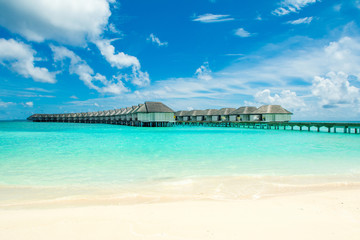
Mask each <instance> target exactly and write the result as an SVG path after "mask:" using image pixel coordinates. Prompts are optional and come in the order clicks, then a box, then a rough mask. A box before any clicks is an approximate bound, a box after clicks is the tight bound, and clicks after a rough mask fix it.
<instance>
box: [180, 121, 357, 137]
mask: <svg viewBox="0 0 360 240" xmlns="http://www.w3.org/2000/svg"><path fill="white" fill-rule="evenodd" d="M175 125H177V126H205V127H206V126H208V127H234V128H252V129H269V130H270V129H273V130H298V131H308V132H310V131H311V132H329V133H330V132H332V133H336V132H343V133H354V134H358V133H360V123H340V122H337V123H336V122H253V121H252V122H200V121H177V122H176V123H175Z"/></svg>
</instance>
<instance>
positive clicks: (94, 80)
mask: <svg viewBox="0 0 360 240" xmlns="http://www.w3.org/2000/svg"><path fill="white" fill-rule="evenodd" d="M51 49H52V51H53V52H54V60H55V61H63V60H65V59H70V67H69V72H70V73H71V74H76V75H78V76H79V78H80V80H82V81H83V82H84V83H85V85H86V86H88V87H89V88H90V89H94V90H96V91H98V92H100V93H111V94H121V93H124V92H127V91H129V90H128V89H127V88H126V87H125V86H124V84H123V82H122V81H121V80H120V79H115V78H114V79H112V80H107V79H106V77H104V76H102V75H101V74H99V73H97V74H94V71H93V69H92V68H91V67H90V66H89V65H88V64H87V63H86V62H85V61H84V60H82V59H81V58H80V57H79V56H78V55H76V54H75V53H74V52H72V51H70V50H69V49H67V48H65V47H57V46H51Z"/></svg>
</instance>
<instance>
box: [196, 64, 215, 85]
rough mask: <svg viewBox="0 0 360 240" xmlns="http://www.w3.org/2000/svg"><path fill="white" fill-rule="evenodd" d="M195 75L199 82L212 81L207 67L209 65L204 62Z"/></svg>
mask: <svg viewBox="0 0 360 240" xmlns="http://www.w3.org/2000/svg"><path fill="white" fill-rule="evenodd" d="M195 75H196V77H197V78H198V79H199V80H204V81H209V80H211V79H212V76H211V69H210V67H209V63H208V62H205V63H204V64H203V65H201V66H200V67H199V68H198V69H196V71H195Z"/></svg>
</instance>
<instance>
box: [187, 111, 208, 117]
mask: <svg viewBox="0 0 360 240" xmlns="http://www.w3.org/2000/svg"><path fill="white" fill-rule="evenodd" d="M205 114H206V110H192V111H190V116H204V115H205Z"/></svg>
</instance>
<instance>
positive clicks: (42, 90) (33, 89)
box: [25, 87, 51, 93]
mask: <svg viewBox="0 0 360 240" xmlns="http://www.w3.org/2000/svg"><path fill="white" fill-rule="evenodd" d="M25 89H26V90H29V91H35V92H46V93H50V92H51V91H49V90H46V89H43V88H34V87H33V88H25Z"/></svg>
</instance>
